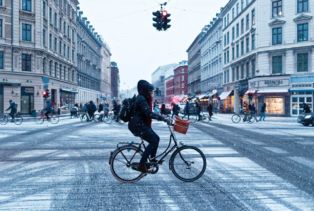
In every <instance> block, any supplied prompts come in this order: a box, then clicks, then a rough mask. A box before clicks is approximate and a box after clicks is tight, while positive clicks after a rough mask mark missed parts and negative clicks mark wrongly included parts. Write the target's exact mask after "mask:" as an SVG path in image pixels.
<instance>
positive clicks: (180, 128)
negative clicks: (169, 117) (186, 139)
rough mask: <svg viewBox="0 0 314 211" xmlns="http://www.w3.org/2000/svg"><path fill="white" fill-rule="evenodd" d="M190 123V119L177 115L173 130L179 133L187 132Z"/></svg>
mask: <svg viewBox="0 0 314 211" xmlns="http://www.w3.org/2000/svg"><path fill="white" fill-rule="evenodd" d="M189 124H190V122H189V121H187V120H183V119H180V118H179V117H176V121H175V123H174V127H173V130H174V131H176V132H178V133H182V134H186V133H187V131H188V129H189Z"/></svg>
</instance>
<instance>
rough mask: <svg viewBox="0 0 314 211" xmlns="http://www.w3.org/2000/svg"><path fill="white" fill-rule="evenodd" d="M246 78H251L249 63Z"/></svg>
mask: <svg viewBox="0 0 314 211" xmlns="http://www.w3.org/2000/svg"><path fill="white" fill-rule="evenodd" d="M246 77H247V78H249V77H250V63H249V62H247V63H246Z"/></svg>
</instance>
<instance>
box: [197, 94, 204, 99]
mask: <svg viewBox="0 0 314 211" xmlns="http://www.w3.org/2000/svg"><path fill="white" fill-rule="evenodd" d="M206 96H207V95H206V94H203V95H196V98H198V99H202V98H204V97H206Z"/></svg>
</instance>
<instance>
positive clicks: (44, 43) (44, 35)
mask: <svg viewBox="0 0 314 211" xmlns="http://www.w3.org/2000/svg"><path fill="white" fill-rule="evenodd" d="M43 45H44V46H46V29H43Z"/></svg>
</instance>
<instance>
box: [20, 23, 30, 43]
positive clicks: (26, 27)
mask: <svg viewBox="0 0 314 211" xmlns="http://www.w3.org/2000/svg"><path fill="white" fill-rule="evenodd" d="M22 40H23V41H29V42H30V41H32V25H30V24H27V23H23V24H22Z"/></svg>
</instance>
